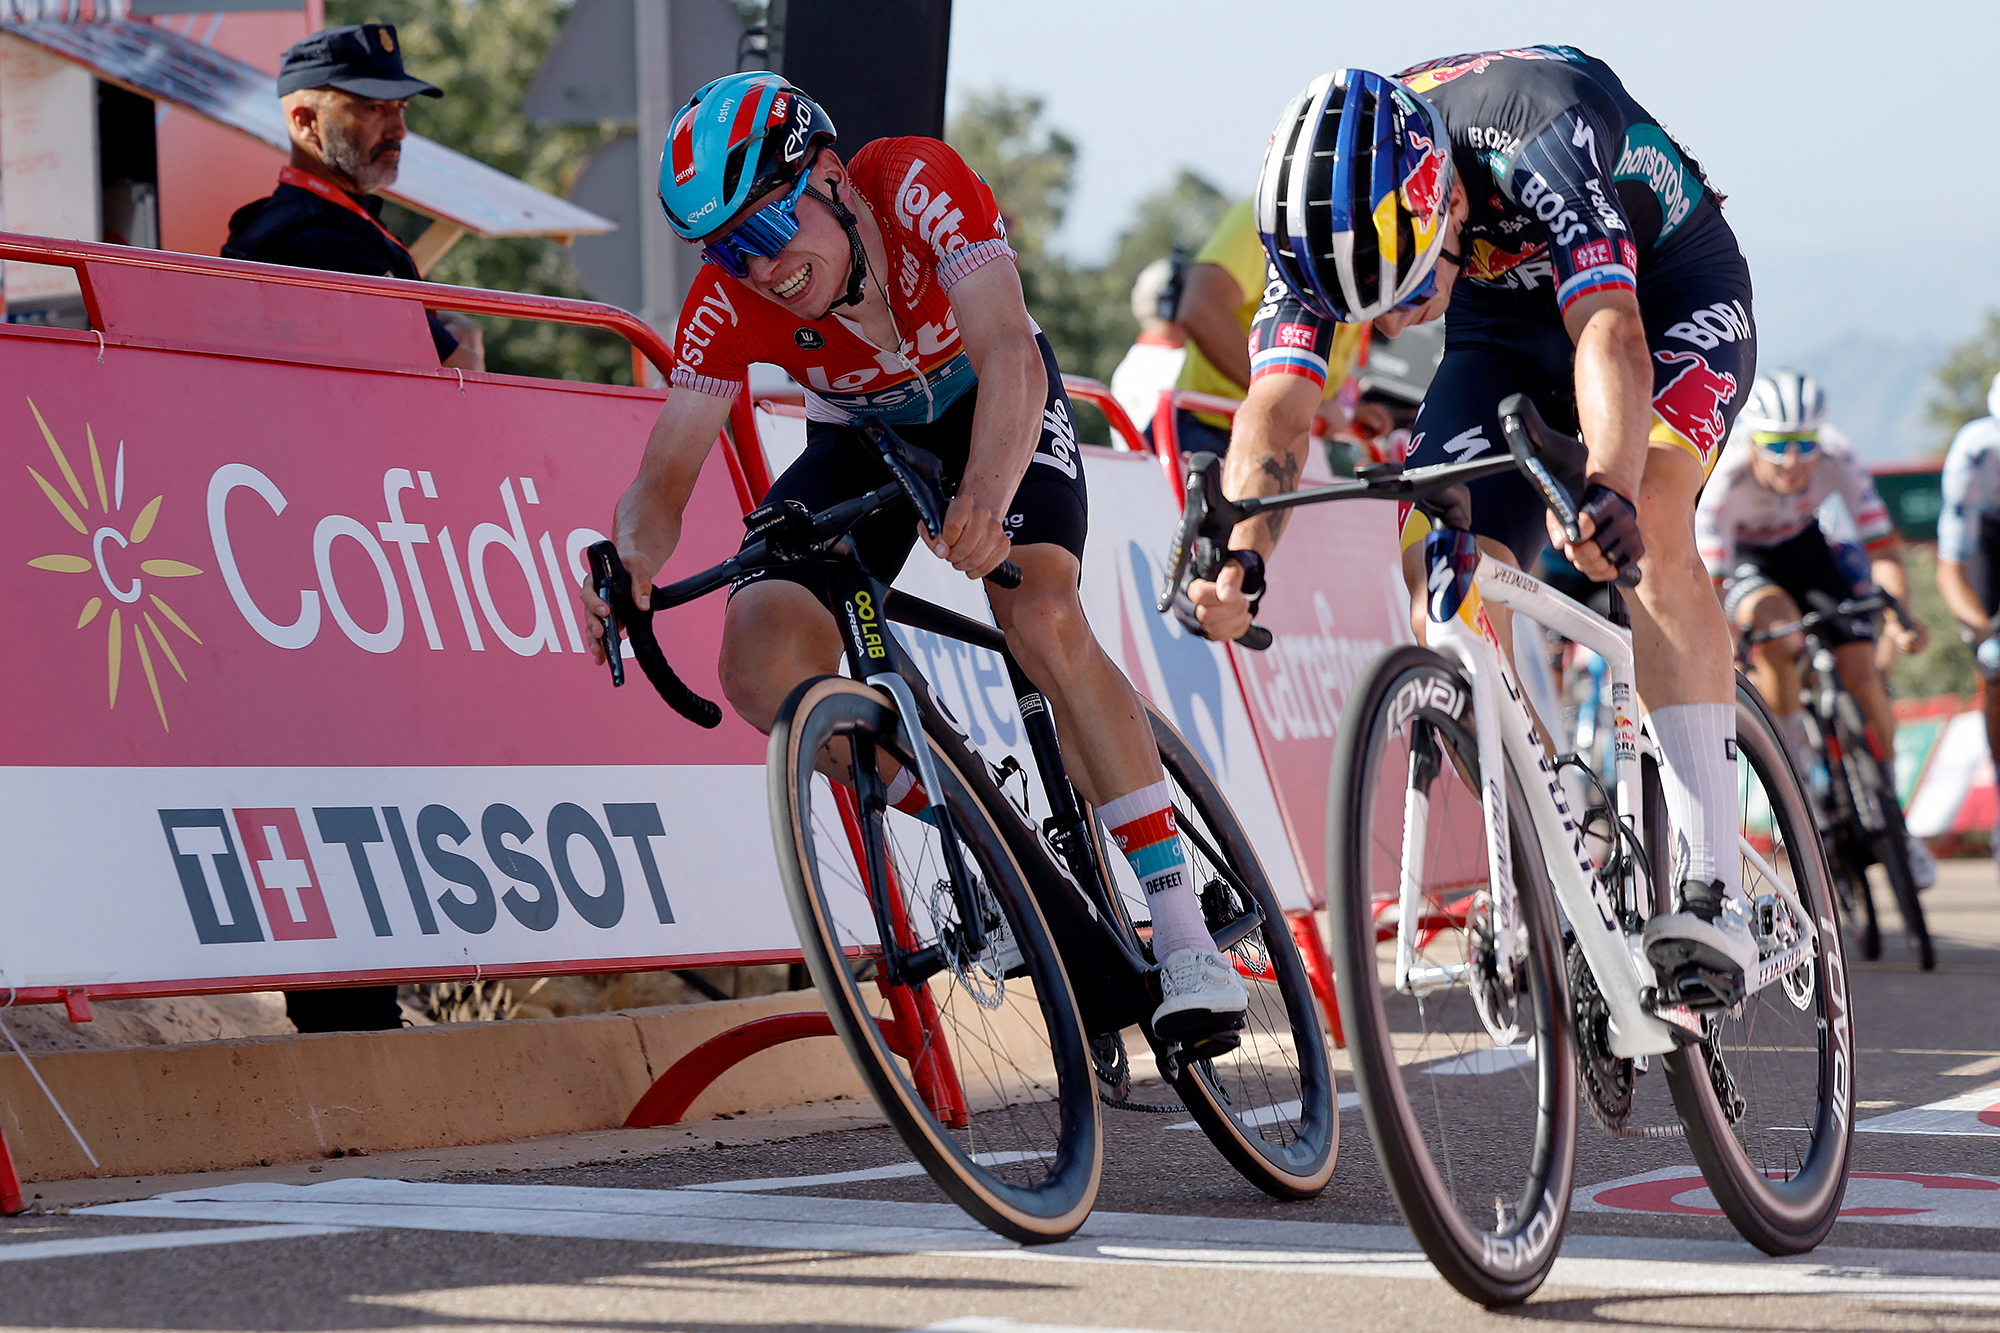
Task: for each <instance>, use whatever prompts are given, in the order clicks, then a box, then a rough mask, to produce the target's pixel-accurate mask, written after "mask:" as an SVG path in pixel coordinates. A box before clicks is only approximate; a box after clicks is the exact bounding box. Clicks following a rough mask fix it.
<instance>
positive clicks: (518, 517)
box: [207, 463, 603, 657]
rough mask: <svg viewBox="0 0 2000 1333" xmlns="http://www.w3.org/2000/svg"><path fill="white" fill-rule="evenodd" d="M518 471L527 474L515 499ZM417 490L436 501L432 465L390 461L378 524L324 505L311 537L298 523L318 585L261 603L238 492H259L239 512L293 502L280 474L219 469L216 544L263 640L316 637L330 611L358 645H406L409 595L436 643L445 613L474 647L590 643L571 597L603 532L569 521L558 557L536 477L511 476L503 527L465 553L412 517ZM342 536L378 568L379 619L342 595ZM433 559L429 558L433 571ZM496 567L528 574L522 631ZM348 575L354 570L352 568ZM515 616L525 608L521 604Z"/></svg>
mask: <svg viewBox="0 0 2000 1333" xmlns="http://www.w3.org/2000/svg"><path fill="white" fill-rule="evenodd" d="M516 480H518V481H519V482H520V490H519V495H518V498H517V496H516V490H515V482H516ZM412 490H414V491H416V492H417V493H418V494H419V495H420V496H422V498H424V499H426V500H435V499H437V498H438V488H437V484H436V482H435V480H434V479H433V478H432V476H431V474H430V473H429V472H423V471H419V472H416V473H414V474H412V473H411V471H410V469H408V468H400V467H399V468H390V469H389V470H387V471H386V472H384V473H383V474H382V506H383V512H384V513H385V515H386V517H385V518H384V519H383V520H382V521H379V522H376V523H374V524H373V525H370V524H368V523H365V522H363V521H362V520H360V519H358V518H354V517H352V516H351V515H348V514H327V515H324V516H323V517H320V518H319V519H317V520H314V521H312V527H311V532H310V537H309V538H308V537H307V533H306V530H305V528H304V526H303V525H300V526H299V527H298V528H297V529H296V530H295V531H296V534H297V539H306V540H310V541H311V543H312V556H313V571H314V573H315V575H316V576H317V580H318V586H317V587H316V588H301V589H299V590H298V591H297V592H294V593H289V594H285V595H283V600H282V601H280V600H279V598H277V597H274V596H273V595H272V594H271V593H269V592H265V593H263V594H262V600H259V597H258V596H256V595H253V594H252V593H251V591H250V588H249V585H248V584H247V583H246V582H245V580H244V577H243V566H244V564H245V563H246V562H248V559H249V557H248V554H247V553H239V552H238V549H237V546H236V542H235V539H234V537H233V536H232V529H231V526H230V514H231V512H232V498H233V497H235V496H236V494H237V492H239V491H249V492H250V493H251V495H252V496H254V497H256V499H255V500H252V499H250V498H249V497H244V498H239V499H235V500H234V504H235V505H236V506H238V508H236V509H235V512H237V513H239V514H240V513H241V512H242V509H241V508H240V507H241V506H243V505H245V504H254V503H256V500H261V501H262V502H263V503H264V505H265V506H267V507H268V509H269V511H270V513H271V514H273V515H283V514H284V513H285V511H286V510H287V509H289V508H290V507H291V503H292V501H291V499H290V498H289V497H288V496H286V494H285V493H284V491H282V490H281V489H279V487H278V484H277V483H276V482H275V481H273V480H272V479H271V478H270V477H268V476H266V475H265V474H264V473H262V472H260V471H258V470H257V469H256V468H254V467H251V466H250V465H249V464H248V463H226V464H224V465H223V466H222V467H219V468H217V469H216V470H215V475H213V476H212V477H210V478H209V481H208V505H207V508H208V531H209V537H210V539H211V541H212V542H213V544H214V547H215V560H216V565H217V569H218V572H219V573H220V574H221V575H222V581H223V584H224V585H225V586H226V587H227V588H228V589H229V595H230V596H231V597H232V598H234V599H235V601H236V608H237V610H239V611H241V612H242V613H243V618H244V620H245V621H247V622H249V625H250V628H252V629H254V630H255V631H257V634H258V635H259V637H261V638H262V639H264V641H265V642H267V643H272V644H275V645H277V646H278V647H280V648H291V649H298V648H304V647H306V646H308V645H310V644H311V643H312V642H313V641H314V640H315V639H316V638H318V637H319V635H320V633H321V631H322V629H323V628H324V622H325V621H326V620H327V619H331V620H332V621H333V623H334V625H335V626H337V627H338V628H339V630H340V633H342V634H343V635H345V636H346V637H347V639H348V641H349V642H351V643H353V644H354V645H355V646H356V647H357V648H361V649H363V650H364V651H366V652H371V653H390V652H394V651H395V650H396V649H397V648H398V647H400V646H401V645H402V643H403V641H404V638H405V637H406V631H407V629H408V625H407V621H406V618H405V615H404V610H403V608H404V605H405V598H406V597H407V598H408V604H409V605H410V606H412V607H413V608H414V609H415V611H416V617H417V622H418V626H419V628H420V629H421V630H422V633H423V638H424V642H425V644H426V645H428V646H429V647H430V648H431V649H433V650H435V651H442V650H443V649H444V647H445V640H446V635H445V632H444V630H442V629H441V628H440V621H441V620H443V621H444V622H445V623H446V624H448V623H449V620H448V619H446V617H448V616H449V615H450V613H451V612H452V611H456V613H457V615H456V620H457V622H458V626H457V631H456V632H455V633H453V634H452V636H451V637H452V638H453V639H454V640H457V639H460V637H461V636H462V642H463V644H464V646H465V647H467V648H469V649H470V650H472V651H473V652H484V651H485V650H486V636H487V635H488V634H491V635H492V636H493V637H494V638H495V639H497V640H499V641H500V643H501V644H502V645H503V646H504V647H506V648H507V649H508V650H509V651H510V652H515V653H519V654H520V655H521V656H523V657H531V656H533V655H535V654H536V653H543V652H550V653H559V652H562V651H563V649H564V646H565V645H567V647H568V650H569V651H570V652H573V653H580V652H583V651H584V644H583V634H582V631H581V630H580V628H579V627H578V620H577V611H576V607H575V598H574V597H573V596H572V595H571V591H570V590H571V589H572V588H573V587H574V586H575V584H576V581H577V579H578V578H579V577H580V573H579V571H581V569H582V567H583V566H582V563H581V559H582V556H581V553H582V552H583V550H584V548H586V547H588V546H589V545H590V544H591V543H592V542H596V541H601V540H603V537H602V534H600V533H599V532H598V531H597V530H596V529H594V528H575V529H572V530H571V531H570V533H569V534H568V536H566V537H565V538H563V545H562V556H561V558H558V554H557V549H556V544H555V538H554V535H553V534H552V533H551V532H549V531H546V530H545V531H543V532H542V533H541V534H540V535H539V537H534V538H531V537H530V536H529V532H528V525H527V523H526V521H525V520H524V519H523V518H522V513H521V511H522V504H521V501H526V502H527V504H528V505H529V506H535V505H539V504H540V503H541V497H540V494H539V493H538V492H537V490H536V487H535V482H534V479H533V478H532V477H520V478H518V479H517V478H514V477H508V478H506V479H505V480H503V481H502V482H501V483H500V486H499V492H500V509H501V513H502V515H503V516H504V517H505V519H506V522H505V524H500V523H493V522H486V523H480V524H477V525H475V526H474V527H473V528H472V530H471V531H470V532H469V533H467V534H466V535H465V539H464V546H463V549H462V550H461V548H460V545H459V541H458V539H457V537H456V536H455V535H454V534H453V533H452V530H451V529H450V528H449V527H439V528H437V529H436V530H435V533H433V531H432V529H431V528H430V527H429V526H428V525H427V524H424V523H419V522H415V521H413V520H412V519H410V518H409V517H406V515H405V506H406V503H407V502H406V498H405V493H406V492H408V491H412ZM287 526H288V527H289V526H290V525H287ZM343 541H347V542H353V543H354V544H355V545H356V546H358V547H359V548H360V549H361V552H362V554H364V555H365V556H367V558H368V562H369V564H370V565H371V566H372V567H373V572H374V575H375V578H376V580H377V581H378V582H379V584H380V589H379V593H380V596H381V597H382V599H383V604H384V607H385V610H384V612H383V613H382V615H383V619H382V622H381V623H380V624H379V625H378V624H366V625H364V624H362V623H361V622H360V620H359V619H358V618H357V617H356V616H355V615H354V614H353V612H352V611H351V610H350V609H349V607H348V602H347V599H346V598H345V597H343V595H342V591H341V586H340V583H339V581H338V579H337V578H336V576H335V571H334V562H333V553H334V551H335V550H336V549H337V548H338V543H340V542H343ZM387 547H394V548H396V551H397V555H398V557H399V558H398V559H397V560H396V561H394V562H393V563H392V562H391V560H390V557H389V553H388V550H387V549H386V548H387ZM419 547H434V548H435V551H436V554H435V555H430V554H424V555H421V556H420V555H419V552H418V548H419ZM426 565H428V566H429V567H430V573H429V574H428V575H427V574H426V572H425V566H426ZM440 566H441V567H442V568H441V570H440ZM489 566H491V567H494V568H495V569H497V570H499V571H504V572H503V573H500V574H499V577H500V578H504V579H506V580H507V581H508V582H509V583H510V584H514V580H516V579H519V580H523V581H525V584H526V588H527V592H528V606H529V609H530V611H531V613H532V617H533V620H532V623H531V624H528V625H526V626H525V627H523V628H519V629H517V628H515V626H514V625H512V624H510V623H509V622H508V621H507V619H506V618H505V617H504V616H503V615H502V614H501V612H500V609H499V606H498V605H497V604H496V601H495V598H494V590H495V586H496V583H495V578H494V575H493V573H491V572H490V571H489ZM440 572H442V574H443V575H444V584H445V588H444V590H442V591H444V592H447V593H448V595H449V598H450V600H449V601H448V602H445V601H444V598H443V597H442V596H441V595H440V590H438V589H437V588H436V579H437V574H438V573H440ZM399 573H400V577H399ZM348 577H349V578H352V577H353V575H352V574H351V573H350V574H349V576H348ZM514 586H517V587H518V586H520V585H519V584H514ZM370 592H371V596H370V597H369V604H371V605H372V604H373V596H372V593H373V592H374V590H370ZM438 603H443V605H444V606H445V608H446V616H445V617H441V616H440V615H439V612H438V607H437V604H438ZM516 615H517V617H518V615H519V613H518V611H517V613H516Z"/></svg>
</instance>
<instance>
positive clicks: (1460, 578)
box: [1424, 528, 1479, 625]
mask: <svg viewBox="0 0 2000 1333" xmlns="http://www.w3.org/2000/svg"><path fill="white" fill-rule="evenodd" d="M1478 567H1479V539H1478V538H1477V537H1474V536H1473V535H1472V534H1471V533H1469V532H1467V531H1465V530H1464V529H1463V528H1432V529H1431V532H1430V535H1429V536H1427V537H1425V538H1424V570H1425V579H1426V586H1427V587H1428V588H1429V590H1430V596H1429V599H1428V613H1429V615H1430V618H1431V620H1432V622H1433V623H1435V624H1439V625H1442V624H1444V623H1445V622H1446V621H1448V620H1450V619H1451V618H1452V617H1453V616H1455V615H1457V614H1458V609H1459V608H1460V607H1461V606H1463V605H1465V598H1466V595H1467V594H1468V593H1470V592H1471V591H1472V575H1473V571H1474V570H1476V569H1477V568H1478Z"/></svg>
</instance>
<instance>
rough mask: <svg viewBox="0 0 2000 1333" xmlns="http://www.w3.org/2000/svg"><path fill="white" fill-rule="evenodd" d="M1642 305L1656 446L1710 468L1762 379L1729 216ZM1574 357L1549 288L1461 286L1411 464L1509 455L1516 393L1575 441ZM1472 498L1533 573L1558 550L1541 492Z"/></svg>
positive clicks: (1494, 491)
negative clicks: (1505, 425) (1550, 548)
mask: <svg viewBox="0 0 2000 1333" xmlns="http://www.w3.org/2000/svg"><path fill="white" fill-rule="evenodd" d="M1638 298H1639V312H1640V316H1641V318H1642V319H1643V320H1644V323H1645V327H1646V346H1647V348H1648V349H1649V350H1650V351H1651V352H1652V359H1653V430H1652V439H1653V440H1654V441H1655V442H1656V443H1661V444H1671V445H1674V446H1677V447H1679V448H1681V449H1683V450H1685V451H1686V452H1688V453H1689V454H1691V455H1693V456H1694V457H1695V458H1697V459H1699V460H1700V461H1701V464H1702V467H1703V469H1704V471H1712V470H1713V469H1714V467H1715V462H1716V459H1717V458H1718V457H1720V456H1721V452H1722V445H1723V443H1724V441H1726V440H1727V439H1728V438H1729V427H1730V424H1731V423H1732V422H1734V421H1735V419H1736V411H1737V409H1738V408H1739V407H1741V406H1742V404H1743V402H1744V401H1745V400H1746V399H1747V398H1748V397H1749V395H1750V385H1751V382H1752V381H1753V380H1754V379H1755V378H1756V375H1757V334H1756V321H1755V319H1754V317H1753V314H1752V309H1751V300H1750V266H1749V265H1748V264H1747V263H1746V262H1744V259H1743V254H1742V251H1740V250H1739V249H1738V248H1737V246H1736V236H1735V234H1734V233H1733V232H1731V231H1730V230H1729V225H1728V224H1727V223H1726V222H1724V221H1723V219H1722V215H1721V214H1720V213H1718V214H1715V215H1714V216H1713V217H1712V218H1710V219H1709V220H1708V221H1707V222H1705V223H1703V224H1702V225H1701V227H1700V229H1699V230H1698V231H1696V232H1695V233H1694V234H1692V235H1690V236H1688V237H1687V239H1686V240H1684V241H1683V242H1681V243H1680V244H1679V245H1677V246H1675V247H1674V249H1673V251H1672V252H1671V253H1670V254H1668V255H1666V256H1665V257H1663V258H1662V259H1660V260H1658V261H1656V262H1655V263H1654V264H1653V266H1652V267H1651V268H1650V269H1649V270H1648V271H1646V272H1643V273H1641V274H1640V275H1639V291H1638ZM1575 355H1576V347H1575V345H1574V344H1573V343H1571V342H1570V338H1569V333H1568V331H1567V330H1566V329H1564V327H1563V325H1562V323H1561V321H1560V320H1555V319H1552V318H1551V310H1550V302H1549V295H1548V293H1547V292H1546V291H1525V290H1524V291H1514V290H1494V289H1491V288H1486V287H1480V286H1476V285H1473V284H1471V283H1464V284H1462V285H1461V286H1460V287H1459V288H1458V289H1457V290H1455V291H1454V292H1453V293H1452V301H1451V311H1450V314H1449V315H1448V316H1447V317H1446V324H1445V335H1444V359H1443V360H1442V361H1441V362H1440V363H1439V364H1438V369H1437V374H1436V376H1435V377H1434V378H1433V379H1432V380H1431V384H1430V388H1429V389H1428V390H1427V391H1426V392H1425V394H1424V404H1423V407H1422V409H1421V410H1419V412H1418V413H1417V421H1416V425H1415V427H1414V429H1415V432H1416V435H1415V438H1414V440H1413V441H1412V442H1411V447H1410V454H1409V458H1408V460H1407V465H1408V466H1410V467H1422V466H1426V465H1428V464H1432V463H1459V462H1463V461H1465V460H1466V459H1468V458H1479V457H1482V456H1483V455H1485V454H1487V453H1489V452H1490V451H1492V450H1495V449H1500V450H1504V449H1505V448H1506V447H1507V444H1506V441H1505V439H1504V438H1503V437H1502V436H1501V434H1500V417H1499V412H1498V408H1499V405H1500V402H1501V400H1502V399H1504V398H1506V397H1507V396H1508V395H1509V394H1515V393H1525V394H1527V395H1528V396H1529V397H1530V398H1531V399H1533V400H1534V403H1535V406H1536V407H1538V408H1540V409H1541V413H1542V416H1543V418H1544V419H1545V420H1546V421H1547V422H1548V423H1549V425H1551V426H1553V427H1555V428H1556V429H1558V430H1562V431H1566V432H1568V433H1570V434H1575V433H1576V432H1577V429H1578V427H1577V411H1576V377H1575ZM1471 490H1472V530H1473V532H1475V533H1477V534H1478V535H1480V536H1482V537H1492V538H1494V539H1495V540H1497V541H1499V542H1501V543H1502V544H1504V545H1505V546H1507V547H1508V548H1509V549H1510V550H1512V551H1513V552H1514V556H1515V558H1516V559H1518V560H1519V561H1520V562H1521V565H1522V567H1523V568H1530V567H1532V566H1533V565H1534V562H1535V558H1536V557H1537V556H1538V555H1540V554H1541V552H1542V549H1543V548H1544V547H1545V546H1547V545H1548V529H1547V527H1546V525H1545V523H1544V520H1543V518H1542V515H1543V512H1544V508H1545V506H1544V505H1543V503H1542V499H1541V495H1540V493H1539V492H1538V491H1536V490H1535V489H1534V488H1533V487H1531V486H1530V485H1529V484H1528V482H1527V480H1526V479H1525V478H1523V477H1522V476H1521V475H1520V474H1519V473H1514V472H1509V473H1504V474H1502V475H1501V476H1497V477H1489V478H1487V479H1486V480H1484V481H1476V482H1474V483H1472V487H1471ZM1631 498H1634V499H1636V498H1637V497H1631ZM1413 539H1414V538H1413V537H1412V538H1408V539H1406V544H1407V541H1408V540H1413Z"/></svg>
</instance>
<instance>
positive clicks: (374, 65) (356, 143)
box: [222, 23, 486, 370]
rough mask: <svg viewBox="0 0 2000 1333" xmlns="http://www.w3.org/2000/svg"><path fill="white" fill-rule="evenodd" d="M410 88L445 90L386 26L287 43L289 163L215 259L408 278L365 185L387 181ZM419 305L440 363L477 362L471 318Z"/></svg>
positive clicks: (284, 79) (284, 82) (407, 265)
mask: <svg viewBox="0 0 2000 1333" xmlns="http://www.w3.org/2000/svg"><path fill="white" fill-rule="evenodd" d="M419 93H421V94H423V95H424V96H426V97H442V96H444V93H443V92H442V91H441V90H439V89H437V88H434V87H432V86H431V85H430V84H428V83H425V82H424V81H423V80H422V79H416V78H412V77H410V75H409V74H407V73H405V72H404V70H403V54H402V50H401V48H400V47H399V46H398V45H397V43H396V29H395V27H394V26H393V25H391V24H388V23H363V24H358V25H355V26H352V27H346V28H327V29H325V30H324V31H322V32H316V33H313V34H312V35H311V36H310V37H306V38H303V39H301V40H300V41H298V42H297V43H295V44H294V45H293V46H292V47H291V49H289V50H287V51H286V52H285V55H284V60H283V62H282V63H281V64H280V66H279V70H278V98H279V102H280V104H281V105H282V106H283V107H284V111H285V128H286V129H287V130H288V131H289V132H290V134H291V136H292V161H291V165H289V166H287V167H286V168H284V170H282V171H280V172H279V173H278V188H277V190H276V191H274V192H273V193H272V194H271V195H270V196H269V197H268V198H264V199H259V200H257V201H256V202H254V203H250V204H245V205H244V206H243V207H242V208H239V209H237V210H236V213H235V215H234V216H232V217H231V218H230V219H229V240H228V242H227V243H225V244H224V245H223V247H222V253H223V256H224V257H225V258H228V259H254V260H257V261H259V262H260V263H265V264H290V265H292V266H293V267H295V268H319V269H332V270H334V271H336V272H340V273H362V274H367V275H368V276H370V277H374V276H378V275H379V276H382V277H390V278H407V279H410V280H412V281H415V280H416V279H417V278H418V277H419V276H420V275H419V274H418V272H417V265H416V261H415V260H413V259H411V258H410V252H409V251H408V250H406V249H405V248H404V247H403V243H402V242H401V241H398V240H397V239H396V238H395V237H394V236H393V235H391V234H390V233H389V230H388V228H386V227H384V226H383V225H382V222H381V213H382V201H381V199H380V198H379V197H378V196H377V195H376V194H375V193H374V192H375V191H376V190H380V189H382V188H384V187H385V186H389V185H393V184H394V183H395V180H396V169H397V167H398V166H399V165H400V164H401V162H402V155H403V139H404V138H405V137H406V136H407V135H408V133H409V131H408V129H407V128H406V127H405V126H404V124H403V109H404V107H405V106H406V105H407V104H408V103H409V100H410V99H411V98H412V97H415V96H416V95H417V94H419ZM426 313H427V315H428V317H429V320H430V329H431V340H432V341H433V342H434V343H436V344H437V353H438V360H439V361H440V362H442V363H443V364H444V365H447V366H454V367H457V368H458V369H461V370H483V369H484V368H485V364H486V355H485V345H484V342H483V340H482V338H481V336H480V332H479V326H478V325H477V324H476V323H474V322H473V321H472V320H470V319H468V318H466V317H465V316H463V315H457V314H451V313H443V314H440V313H438V312H435V311H431V312H426Z"/></svg>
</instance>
